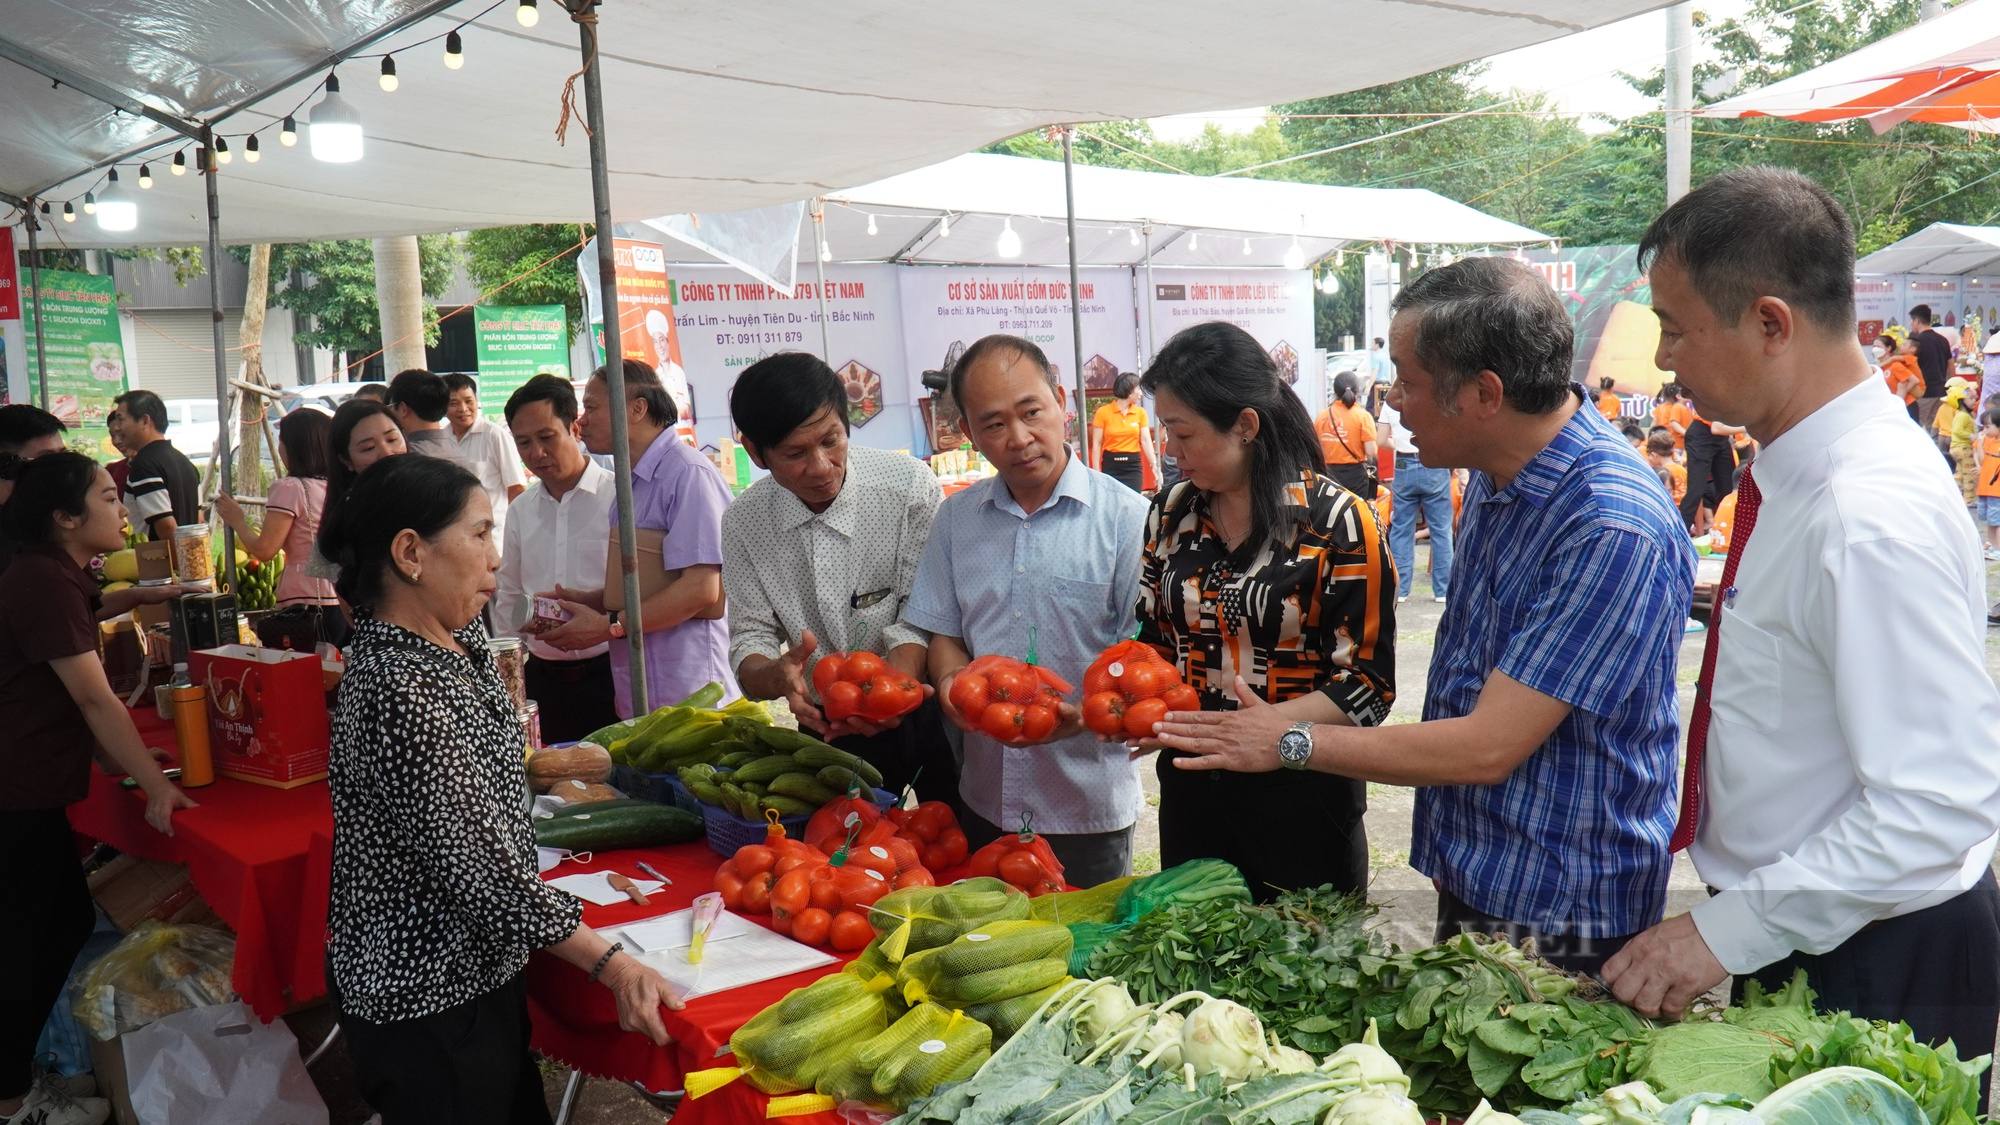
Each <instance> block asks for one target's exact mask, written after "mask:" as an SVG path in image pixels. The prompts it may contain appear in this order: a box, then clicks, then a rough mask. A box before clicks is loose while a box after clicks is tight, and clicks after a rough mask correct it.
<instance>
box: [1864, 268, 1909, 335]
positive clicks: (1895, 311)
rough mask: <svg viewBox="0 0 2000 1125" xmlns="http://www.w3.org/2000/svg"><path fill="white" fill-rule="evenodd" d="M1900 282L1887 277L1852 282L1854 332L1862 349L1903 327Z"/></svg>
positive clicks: (1877, 276)
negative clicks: (1879, 337) (1891, 331)
mask: <svg viewBox="0 0 2000 1125" xmlns="http://www.w3.org/2000/svg"><path fill="white" fill-rule="evenodd" d="M1903 312H1904V309H1903V286H1902V279H1901V278H1898V277H1892V276H1890V275H1888V274H1864V275H1861V276H1858V277H1856V278H1855V279H1854V332H1855V336H1856V337H1857V338H1859V339H1860V341H1861V346H1862V347H1864V348H1865V347H1867V346H1868V345H1870V344H1872V343H1874V342H1875V337H1877V336H1880V335H1881V334H1882V333H1883V332H1885V331H1887V330H1888V329H1890V328H1892V327H1897V326H1900V325H1902V323H1903Z"/></svg>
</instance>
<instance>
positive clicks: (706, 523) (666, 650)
mask: <svg viewBox="0 0 2000 1125" xmlns="http://www.w3.org/2000/svg"><path fill="white" fill-rule="evenodd" d="M624 362H625V404H624V405H625V426H626V435H627V438H628V440H629V441H630V444H631V447H632V508H633V513H632V514H633V519H634V522H635V523H636V524H637V525H638V528H639V570H640V587H641V589H642V590H645V591H647V593H646V594H645V595H644V596H645V601H644V603H643V604H642V605H641V606H640V614H639V623H640V626H641V627H642V628H644V629H645V630H646V701H647V703H649V704H650V705H651V706H652V707H654V708H659V707H665V706H670V705H672V704H675V703H678V702H680V701H681V700H683V699H685V698H687V697H688V696H690V695H693V694H694V693H695V692H696V691H698V690H700V689H701V687H702V686H703V685H704V684H707V683H708V682H710V681H711V680H713V681H716V682H719V683H720V684H722V686H723V689H724V696H723V698H724V699H725V700H727V699H735V698H737V697H738V696H739V695H740V694H741V693H740V692H739V691H737V689H736V677H735V676H734V675H733V674H732V673H731V672H730V668H729V626H728V625H727V624H726V623H725V622H724V621H723V620H722V617H723V613H724V609H725V605H724V601H723V595H722V513H723V511H724V510H725V509H727V508H728V507H729V486H728V485H727V484H724V483H723V480H722V474H721V473H718V472H716V471H715V466H714V465H711V464H709V462H708V458H706V457H703V456H702V455H701V454H700V453H698V452H696V451H695V450H694V449H692V448H690V447H689V446H688V445H686V444H685V443H683V442H681V441H679V440H677V439H676V438H675V437H674V436H673V429H674V424H675V422H677V421H678V420H679V413H678V412H677V411H676V410H675V408H674V400H673V398H672V397H671V396H670V395H668V393H667V390H666V388H665V387H664V386H663V385H662V384H661V383H660V377H659V375H657V374H655V373H654V371H653V369H652V368H651V367H649V366H647V365H646V364H644V363H641V362H639V361H638V360H632V359H628V360H625V361H624ZM612 409H613V407H612V403H611V389H610V386H609V384H608V383H607V382H606V380H605V377H604V368H602V367H600V368H598V369H597V370H596V371H595V372H593V373H592V374H591V376H590V382H589V384H588V385H587V386H586V387H585V389H584V392H583V411H584V413H583V417H582V419H580V421H581V423H582V428H583V443H584V445H585V446H587V447H588V448H589V449H590V451H591V452H592V453H609V452H611V418H612V415H611V411H612ZM617 520H618V512H617V509H616V508H615V507H614V508H613V509H612V512H611V526H610V529H609V530H608V531H607V532H606V534H608V535H611V536H616V535H617V533H618V532H617V527H618V523H617ZM648 532H653V533H656V534H657V535H658V548H657V553H655V551H654V549H652V545H651V543H650V542H649V540H651V539H653V538H654V536H653V535H648V534H647V533H648ZM613 557H614V558H615V557H616V551H615V545H614V551H613ZM648 570H652V571H654V573H653V574H652V575H648V574H647V573H646V572H647V571H648ZM661 570H664V571H665V573H666V581H665V583H664V585H662V584H661V583H660V581H659V574H658V572H659V571H661ZM544 594H545V595H547V596H550V597H556V598H560V599H562V602H563V605H564V606H565V607H566V608H568V609H569V611H570V612H571V613H573V614H575V616H574V617H572V618H571V619H570V620H569V621H567V622H565V623H563V624H562V625H560V626H558V627H557V628H555V629H551V630H549V631H548V632H547V633H544V634H542V636H541V638H540V639H541V640H542V641H544V642H546V643H548V644H551V645H554V646H556V647H557V648H562V649H584V648H590V647H591V646H593V645H598V644H603V643H605V642H607V641H611V642H613V643H612V644H611V650H610V651H611V677H612V682H613V684H614V686H615V688H616V691H617V702H618V714H619V716H620V717H621V718H628V719H629V718H631V717H632V712H633V708H632V678H631V654H630V652H629V650H628V649H627V647H626V645H625V642H624V641H623V640H621V639H619V638H623V637H624V636H625V624H624V621H623V620H622V617H623V615H622V614H620V613H619V612H617V611H615V610H614V611H610V612H606V610H605V608H604V594H605V591H603V590H601V589H599V590H570V589H566V588H564V587H560V586H558V587H557V588H556V589H555V590H554V591H552V592H551V591H544Z"/></svg>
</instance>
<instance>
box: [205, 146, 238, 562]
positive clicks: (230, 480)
mask: <svg viewBox="0 0 2000 1125" xmlns="http://www.w3.org/2000/svg"><path fill="white" fill-rule="evenodd" d="M220 167H221V166H220V165H218V164H217V163H216V162H215V133H214V132H213V131H212V130H210V129H208V128H203V129H202V131H201V176H202V184H203V190H204V194H205V195H206V196H207V197H208V315H209V318H210V322H211V323H210V327H211V328H212V329H213V330H214V339H215V409H216V411H217V413H218V415H220V414H221V412H222V411H225V410H228V409H229V352H228V351H227V350H226V349H224V347H223V346H222V204H221V202H220V200H218V199H217V197H216V194H215V180H216V177H217V176H218V175H219V174H220V173H219V171H218V169H219V168H220ZM215 443H216V444H215V457H216V460H217V461H218V462H219V464H217V465H216V469H217V470H218V471H219V473H220V478H219V479H220V480H221V481H222V491H224V492H227V493H230V494H232V495H234V494H235V491H236V481H235V476H236V474H235V460H236V456H235V453H234V451H232V450H231V449H230V448H229V422H228V419H227V418H224V419H223V423H222V425H220V426H217V427H216V430H215ZM222 572H223V574H224V576H225V580H226V581H227V582H228V584H229V588H230V589H231V590H234V589H236V534H235V533H234V532H232V531H230V530H229V527H228V525H226V524H225V525H224V526H223V528H222Z"/></svg>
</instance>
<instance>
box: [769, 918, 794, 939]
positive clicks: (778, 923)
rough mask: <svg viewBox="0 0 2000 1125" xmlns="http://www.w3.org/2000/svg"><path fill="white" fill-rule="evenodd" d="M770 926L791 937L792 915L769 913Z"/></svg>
mask: <svg viewBox="0 0 2000 1125" xmlns="http://www.w3.org/2000/svg"><path fill="white" fill-rule="evenodd" d="M771 928H772V929H774V930H776V931H778V932H779V933H781V934H783V935H785V936H786V937H791V936H792V916H791V915H790V914H773V915H771Z"/></svg>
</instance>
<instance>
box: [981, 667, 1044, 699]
mask: <svg viewBox="0 0 2000 1125" xmlns="http://www.w3.org/2000/svg"><path fill="white" fill-rule="evenodd" d="M986 685H987V687H988V688H989V689H990V690H991V691H992V692H993V698H994V699H995V700H998V701H1000V702H1003V703H1032V702H1033V701H1034V698H1035V696H1037V695H1039V694H1041V691H1042V680H1041V677H1040V676H1037V675H1035V672H1034V669H1032V668H1029V667H1028V666H1027V665H1025V664H1024V665H1020V666H1018V667H1014V668H995V669H994V670H993V671H991V672H989V673H987V676H986Z"/></svg>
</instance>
